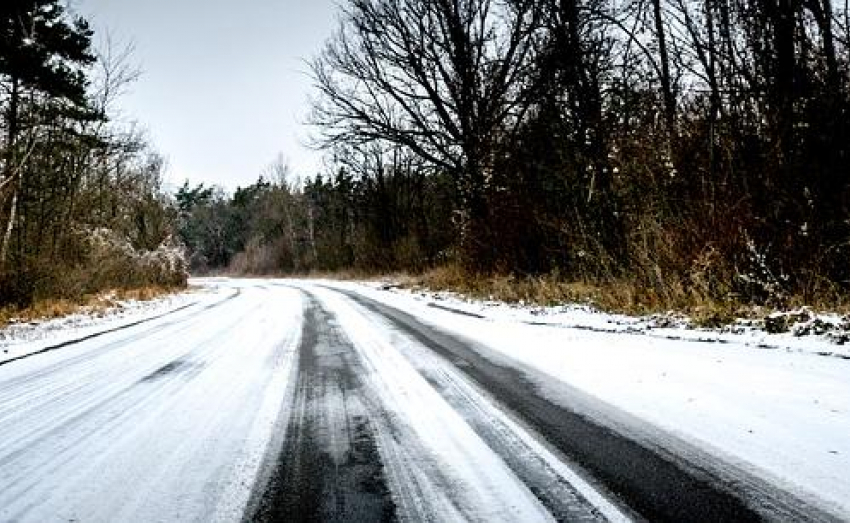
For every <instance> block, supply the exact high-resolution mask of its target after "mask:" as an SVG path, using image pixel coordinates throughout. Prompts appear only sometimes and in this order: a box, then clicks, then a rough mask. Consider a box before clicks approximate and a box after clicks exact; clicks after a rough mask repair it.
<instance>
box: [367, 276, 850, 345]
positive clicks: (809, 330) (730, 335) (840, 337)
mask: <svg viewBox="0 0 850 523" xmlns="http://www.w3.org/2000/svg"><path fill="white" fill-rule="evenodd" d="M364 285H366V286H369V287H372V288H375V289H380V290H384V291H388V292H390V293H392V294H396V295H399V296H407V297H409V298H412V299H414V300H416V302H418V303H421V304H424V305H427V306H429V307H432V308H435V309H443V310H446V311H449V312H455V313H457V314H466V315H470V316H473V317H475V316H478V317H481V318H483V319H486V320H489V321H509V322H517V323H525V324H531V325H542V326H550V327H560V328H571V329H581V330H589V331H596V332H607V333H622V334H630V335H639V336H647V337H652V338H660V339H668V340H681V341H692V342H700V343H717V344H729V343H733V344H739V345H743V346H746V347H751V348H757V349H762V350H783V351H788V352H794V351H798V352H808V353H812V354H816V355H819V356H830V357H838V358H848V359H850V317H848V316H842V315H841V314H835V313H817V312H814V311H812V310H811V309H809V308H807V307H802V308H800V309H797V310H793V311H788V312H776V313H773V314H770V315H769V316H767V317H766V318H765V319H756V320H753V319H744V318H742V319H738V320H737V321H735V323H733V324H731V325H727V326H723V327H718V328H707V327H700V326H698V322H695V321H694V320H692V319H691V318H688V317H687V316H685V315H683V314H679V313H674V312H670V313H667V314H653V315H648V316H629V315H625V314H612V313H606V312H602V311H600V310H598V309H595V308H593V307H591V306H588V305H580V304H567V305H560V306H551V307H542V306H538V305H527V304H524V303H505V302H500V301H497V300H476V299H470V298H467V297H464V296H463V295H461V294H458V293H453V292H447V291H440V292H433V291H427V290H421V289H420V290H412V289H406V288H402V287H398V286H395V285H393V284H391V283H385V282H369V283H364Z"/></svg>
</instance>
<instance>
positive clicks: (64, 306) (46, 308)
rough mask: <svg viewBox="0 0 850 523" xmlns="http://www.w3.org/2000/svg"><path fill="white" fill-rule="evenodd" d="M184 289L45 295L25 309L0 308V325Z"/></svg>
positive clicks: (96, 310)
mask: <svg viewBox="0 0 850 523" xmlns="http://www.w3.org/2000/svg"><path fill="white" fill-rule="evenodd" d="M179 290H185V289H183V288H182V287H181V288H174V287H161V286H146V287H139V288H136V289H111V290H107V291H102V292H99V293H97V294H88V295H85V296H82V297H81V298H79V299H75V300H71V299H64V298H59V299H56V298H49V299H42V300H36V302H35V303H34V304H33V305H32V306H30V307H27V308H24V309H19V308H15V307H4V308H0V328H2V327H5V326H6V325H8V324H10V323H12V322H18V323H20V322H31V321H44V320H50V319H54V318H61V317H63V316H68V315H71V314H75V313H79V312H85V313H88V314H95V315H97V314H104V313H106V312H107V311H109V310H110V309H114V308H116V307H117V306H118V302H120V301H127V300H137V301H150V300H153V299H155V298H158V297H160V296H165V295H167V294H171V293H174V292H177V291H179Z"/></svg>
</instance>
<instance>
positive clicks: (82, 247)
mask: <svg viewBox="0 0 850 523" xmlns="http://www.w3.org/2000/svg"><path fill="white" fill-rule="evenodd" d="M64 5H65V4H64V2H60V1H58V0H4V1H3V2H2V6H0V109H2V111H0V131H2V138H0V162H2V163H0V306H4V305H9V304H12V305H18V306H25V305H28V304H30V303H32V302H33V301H34V300H37V299H41V298H48V297H62V298H77V297H80V296H82V295H85V294H88V293H93V292H97V291H99V290H102V289H107V288H118V287H134V286H142V285H182V284H185V270H184V269H185V268H184V263H183V261H182V253H181V251H180V250H179V249H178V248H177V245H176V242H174V241H171V238H172V236H173V233H174V231H175V226H176V220H177V213H176V210H175V209H174V207H173V205H171V203H170V198H169V197H168V196H167V195H166V194H165V192H164V191H163V190H162V188H161V177H162V172H163V168H164V161H163V159H162V157H161V156H159V155H158V154H157V153H156V152H154V151H153V150H152V149H151V148H150V146H149V145H148V143H147V141H146V139H145V137H144V133H143V132H141V131H140V130H139V129H138V128H137V127H136V126H135V125H133V124H128V123H125V122H121V121H120V119H118V118H116V117H115V112H116V111H115V108H114V105H115V103H116V100H117V98H118V97H119V96H120V94H121V93H122V91H123V90H124V89H125V88H126V86H127V85H128V83H130V82H132V81H133V80H134V79H135V77H136V75H137V72H136V70H134V69H133V68H132V67H131V66H130V64H129V52H130V50H129V48H127V47H121V46H118V45H115V44H113V43H110V42H109V41H108V39H106V40H105V44H104V46H103V49H102V50H96V49H95V48H94V45H93V43H92V41H93V38H94V32H93V30H92V29H91V27H90V25H89V23H88V22H87V21H86V20H85V19H83V18H81V17H79V16H74V15H72V14H70V13H69V12H68V11H67V10H66V8H65V7H64Z"/></svg>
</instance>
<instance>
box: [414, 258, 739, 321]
mask: <svg viewBox="0 0 850 523" xmlns="http://www.w3.org/2000/svg"><path fill="white" fill-rule="evenodd" d="M400 281H401V284H402V285H404V286H407V287H420V288H428V289H431V290H435V291H454V292H458V293H460V294H463V295H466V296H470V297H473V298H479V299H490V300H498V301H504V302H508V303H526V304H534V305H542V306H552V305H563V304H567V303H579V304H586V305H591V306H593V307H596V308H598V309H600V310H604V311H607V312H617V313H624V314H638V315H641V314H652V313H659V312H668V311H677V312H682V313H685V314H687V315H688V316H690V317H691V318H692V319H693V321H694V323H695V324H697V325H700V326H706V327H714V326H721V325H725V324H728V323H731V322H732V321H734V319H735V318H737V317H749V316H752V315H753V314H754V311H753V310H751V309H752V308H747V307H744V306H742V305H740V304H736V303H734V302H732V301H718V300H712V299H710V298H708V297H706V295H704V294H701V293H699V292H697V291H695V290H694V286H693V285H691V286H686V285H682V284H678V283H677V284H675V285H674V284H673V283H671V282H669V281H668V282H667V284H666V286H665V288H664V292H659V291H658V290H657V289H656V288H655V287H648V286H643V285H641V284H640V283H638V282H637V281H635V280H628V279H625V278H623V279H612V280H609V281H601V282H589V281H565V280H563V279H562V278H561V277H559V276H558V275H557V274H552V275H545V276H534V277H531V276H529V277H517V276H512V275H491V276H481V275H471V274H468V273H466V272H464V271H463V269H461V268H459V267H457V266H446V267H440V268H437V269H433V270H431V271H428V272H426V273H424V274H422V275H419V276H416V277H408V278H406V279H404V278H403V279H401V280H400Z"/></svg>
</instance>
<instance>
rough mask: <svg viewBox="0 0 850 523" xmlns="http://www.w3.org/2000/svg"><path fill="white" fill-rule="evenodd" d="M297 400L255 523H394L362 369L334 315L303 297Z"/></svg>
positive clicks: (255, 513) (294, 401) (258, 508)
mask: <svg viewBox="0 0 850 523" xmlns="http://www.w3.org/2000/svg"><path fill="white" fill-rule="evenodd" d="M304 302H305V314H304V322H303V331H302V338H301V346H300V348H299V362H298V378H297V384H296V390H295V398H294V400H293V402H292V403H291V405H290V407H289V410H290V413H289V420H288V423H287V427H286V433H285V436H284V442H283V447H282V449H281V450H280V454H279V456H277V458H276V459H275V461H276V462H277V465H276V468H275V470H274V471H273V472H272V474H271V477H270V478H269V479H268V482H267V484H266V485H265V487H264V491H263V494H262V495H261V496H260V497H259V499H258V501H257V506H256V507H254V508H253V511H254V512H253V514H251V515H250V520H251V521H255V522H278V521H280V522H284V521H286V522H300V521H340V522H343V521H344V522H364V523H366V522H392V521H396V515H395V505H394V503H393V501H392V498H391V496H390V493H389V489H388V487H387V483H386V479H385V477H384V470H383V465H382V461H381V458H380V456H379V454H378V449H377V444H376V441H375V435H374V428H373V425H372V421H371V419H370V418H371V416H370V413H369V409H368V407H367V403H366V402H365V401H364V398H363V383H362V381H361V377H360V375H361V373H362V369H361V368H360V365H359V363H358V362H357V356H356V354H355V351H354V349H353V347H352V346H351V343H350V342H349V341H348V340H347V339H346V338H345V336H344V334H342V332H340V330H339V328H338V326H337V325H336V321H335V319H334V318H333V316H332V315H331V314H330V313H328V311H326V310H325V309H324V308H322V307H321V306H320V305H319V304H318V303H317V302H316V301H315V300H314V299H312V298H311V297H309V296H307V295H305V296H304Z"/></svg>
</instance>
